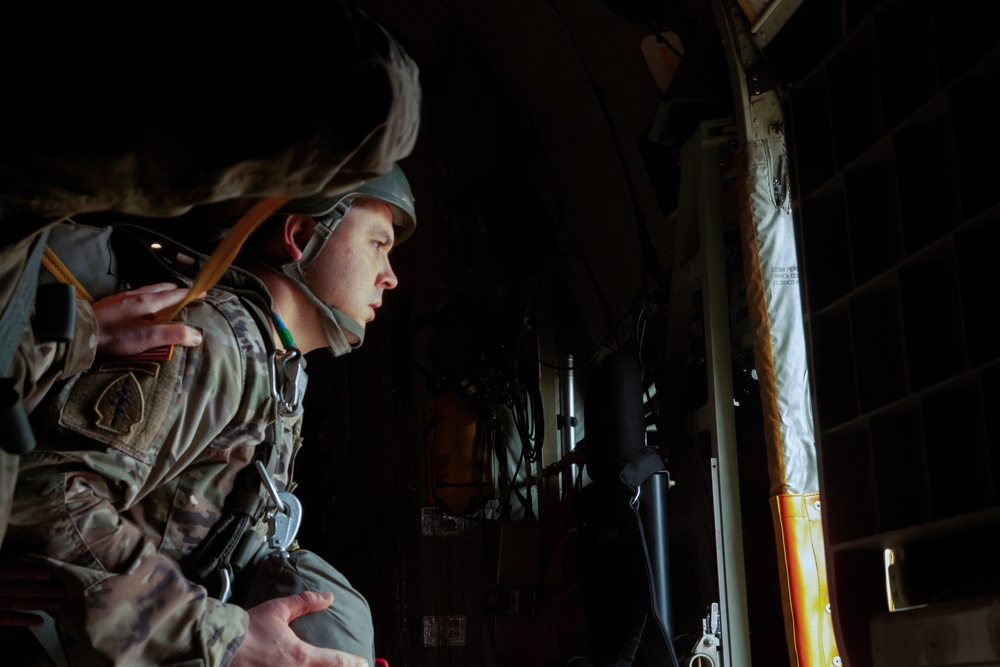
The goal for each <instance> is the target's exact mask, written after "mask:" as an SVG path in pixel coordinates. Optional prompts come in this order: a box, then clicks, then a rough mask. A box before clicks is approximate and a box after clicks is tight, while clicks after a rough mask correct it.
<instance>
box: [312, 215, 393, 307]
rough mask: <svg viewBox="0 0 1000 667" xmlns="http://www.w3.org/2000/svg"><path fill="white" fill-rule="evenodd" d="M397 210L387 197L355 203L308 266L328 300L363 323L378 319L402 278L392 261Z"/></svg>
mask: <svg viewBox="0 0 1000 667" xmlns="http://www.w3.org/2000/svg"><path fill="white" fill-rule="evenodd" d="M393 239H394V232H393V226H392V210H391V209H390V208H389V206H388V205H387V204H385V203H383V202H379V201H373V200H364V201H360V202H355V204H354V205H353V206H351V209H350V210H349V211H348V212H347V215H346V216H344V219H343V220H341V221H340V224H339V225H337V228H336V229H335V230H334V231H333V234H331V235H330V238H329V240H328V241H327V242H326V244H325V245H324V246H323V249H322V250H321V251H320V253H319V256H318V257H317V258H316V260H315V261H314V262H313V263H312V264H311V265H310V266H309V268H308V269H307V270H306V282H307V284H308V285H309V287H310V288H311V289H312V290H313V292H314V293H315V294H316V295H317V296H318V297H319V298H320V299H321V300H322V301H323V302H324V303H327V304H329V305H331V306H333V307H334V308H336V309H337V310H339V311H341V312H342V313H344V314H345V315H347V316H348V317H350V318H351V319H353V320H354V321H355V322H357V323H358V324H360V325H361V326H362V327H363V326H365V325H366V324H367V323H368V322H371V321H372V320H373V319H375V311H376V310H377V309H378V308H379V307H380V306H381V305H382V293H383V292H384V291H385V290H387V289H392V288H394V287H395V286H396V284H397V283H398V280H397V279H396V274H395V273H393V270H392V266H391V265H390V264H389V250H391V249H392V244H393Z"/></svg>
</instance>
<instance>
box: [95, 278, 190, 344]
mask: <svg viewBox="0 0 1000 667" xmlns="http://www.w3.org/2000/svg"><path fill="white" fill-rule="evenodd" d="M187 292H188V290H187V288H186V287H178V286H177V285H175V284H173V283H156V284H154V285H145V286H143V287H138V288H136V289H132V290H128V291H125V292H119V293H117V294H112V295H111V296H108V297H105V298H103V299H101V300H100V301H96V302H95V303H94V304H93V308H94V315H95V316H96V317H97V352H98V354H101V355H106V356H113V357H127V356H130V355H133V354H139V353H140V352H145V351H146V350H150V349H152V348H154V347H161V346H164V345H181V346H183V347H194V346H196V345H200V344H201V333H200V332H199V331H198V330H197V329H195V328H193V327H189V326H187V325H185V324H156V323H155V322H154V321H153V316H154V315H155V314H156V313H157V312H159V311H160V310H162V309H164V308H169V307H171V306H175V305H177V304H178V303H180V302H181V301H182V300H183V299H184V297H185V296H186V295H187Z"/></svg>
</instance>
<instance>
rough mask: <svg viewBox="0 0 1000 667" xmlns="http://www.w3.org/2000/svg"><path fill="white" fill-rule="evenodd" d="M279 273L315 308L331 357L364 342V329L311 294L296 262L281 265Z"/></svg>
mask: <svg viewBox="0 0 1000 667" xmlns="http://www.w3.org/2000/svg"><path fill="white" fill-rule="evenodd" d="M281 271H282V273H284V274H285V276H286V277H288V279H289V280H291V281H292V282H293V283H295V284H296V285H298V287H299V289H301V290H302V293H303V294H305V295H306V297H307V298H308V299H309V300H310V301H311V302H312V304H313V305H314V306H315V307H316V313H317V314H318V315H319V318H320V320H321V321H322V322H323V334H324V335H325V336H326V346H327V347H328V348H330V351H331V352H333V356H335V357H339V356H341V355H344V354H347V353H348V352H350V351H351V350H353V349H355V348H358V347H360V346H361V343H363V342H364V340H365V329H364V327H363V326H361V325H360V324H358V323H357V322H355V321H354V320H353V319H352V318H351V317H349V316H348V315H346V314H345V313H343V312H341V311H339V310H337V309H336V308H334V307H333V306H331V305H330V304H328V303H324V302H323V301H321V300H320V298H319V297H318V296H316V295H315V294H314V293H313V291H312V289H311V288H310V287H309V285H307V284H306V281H305V273H304V272H303V271H302V267H301V266H299V263H298V262H289V263H288V264H285V265H283V266H282V267H281ZM300 276H301V277H300ZM348 335H350V336H353V337H354V338H355V339H357V340H356V342H351V339H350V338H349V336H348Z"/></svg>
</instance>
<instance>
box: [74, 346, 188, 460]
mask: <svg viewBox="0 0 1000 667" xmlns="http://www.w3.org/2000/svg"><path fill="white" fill-rule="evenodd" d="M184 358H185V355H184V354H174V355H173V358H172V359H171V360H170V361H162V362H157V361H148V360H145V359H135V358H125V359H114V360H107V361H104V362H103V363H100V364H99V365H97V366H95V367H94V368H92V369H91V370H90V371H88V372H85V373H81V374H80V375H79V376H77V378H75V382H74V383H73V386H72V388H71V389H70V391H69V396H68V397H67V398H66V402H65V404H64V405H63V407H62V411H61V412H60V415H59V424H60V426H63V427H65V428H68V429H70V430H71V431H75V432H77V433H81V434H83V435H85V436H87V437H90V438H93V439H94V440H97V441H98V442H102V443H104V444H107V445H111V446H112V447H115V448H116V449H119V450H121V451H122V452H124V453H126V454H128V455H129V456H132V457H134V458H137V459H139V460H140V461H145V462H147V463H148V462H151V461H152V459H153V458H154V457H155V454H156V452H155V449H156V448H157V447H158V446H159V443H157V442H156V440H157V437H158V435H160V430H161V426H162V425H163V420H164V418H165V417H166V415H167V414H168V412H170V410H171V408H172V407H173V406H174V403H175V402H176V401H175V398H176V396H177V392H178V391H179V389H180V378H179V373H180V368H181V364H182V363H183V359H184Z"/></svg>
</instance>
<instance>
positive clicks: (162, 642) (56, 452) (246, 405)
mask: <svg viewBox="0 0 1000 667" xmlns="http://www.w3.org/2000/svg"><path fill="white" fill-rule="evenodd" d="M250 307H252V306H249V305H247V304H246V303H245V302H243V301H241V300H239V299H237V298H236V297H235V296H233V295H231V294H229V293H227V292H223V291H218V290H213V291H211V292H210V293H209V296H208V297H207V298H206V299H205V300H203V301H199V302H195V303H193V304H191V305H190V306H189V307H188V308H187V309H186V310H185V311H184V313H183V314H182V316H183V319H184V321H185V322H186V323H187V324H188V325H190V326H194V327H196V328H198V329H199V330H200V331H201V332H202V335H203V342H202V344H201V345H200V346H198V347H194V348H180V347H177V348H175V350H174V354H173V357H172V358H171V359H170V360H169V361H146V360H141V359H114V360H101V359H99V360H97V361H96V363H95V365H94V366H93V368H92V369H91V370H90V371H88V372H85V373H81V374H78V375H76V376H74V377H72V378H70V379H69V380H68V381H65V382H63V383H62V384H60V385H57V386H56V387H55V388H54V389H53V391H52V392H51V393H50V395H49V397H48V398H47V399H46V402H45V403H44V404H43V405H41V406H40V407H39V408H38V409H37V410H36V411H35V413H34V414H33V415H32V419H33V421H34V422H35V425H36V427H37V433H36V434H37V436H38V446H37V448H36V450H35V451H34V452H32V453H30V454H28V455H26V456H23V457H22V458H21V469H20V473H19V477H18V482H17V487H16V491H15V498H14V506H13V510H12V513H11V520H10V527H9V530H8V536H7V541H6V544H5V545H4V546H5V550H7V548H8V547H10V548H12V550H14V551H16V552H19V553H25V552H27V553H32V554H37V555H38V556H40V557H41V558H42V559H43V560H44V562H47V563H49V564H50V565H52V566H54V567H56V568H57V576H58V578H59V579H60V580H61V581H62V582H63V583H64V584H65V585H66V587H67V589H68V592H69V599H70V600H72V601H73V603H72V605H71V609H69V610H68V611H67V613H65V614H64V615H59V616H57V620H58V621H59V623H60V625H61V627H62V628H63V630H64V631H65V632H66V633H67V634H68V635H69V636H70V637H72V638H73V639H74V640H75V642H71V646H70V649H71V653H70V656H71V658H75V659H78V660H81V664H87V661H97V662H110V663H114V664H127V665H140V664H174V663H180V662H185V661H194V662H195V663H196V664H204V665H226V664H228V663H229V662H230V661H231V660H232V657H233V654H234V653H235V652H236V650H237V649H238V648H239V645H240V642H241V640H242V638H243V635H244V633H245V632H246V628H247V618H248V617H247V614H246V612H245V611H244V610H243V609H241V608H239V607H237V606H235V605H232V604H222V603H221V602H219V601H218V600H215V599H213V598H211V597H209V596H208V594H207V592H206V590H205V589H204V588H203V587H201V586H199V585H195V584H193V583H191V582H189V581H188V580H187V579H186V578H185V576H184V574H183V573H182V571H181V568H180V567H179V565H178V563H179V562H182V561H183V560H184V559H185V557H187V556H189V555H190V554H191V553H192V551H193V550H194V549H195V548H196V547H197V546H198V545H199V544H200V543H201V542H202V541H203V540H204V539H205V538H206V536H208V535H209V534H210V532H211V530H212V527H213V526H214V525H215V523H216V521H217V520H218V519H219V518H220V516H222V513H223V509H222V508H223V505H224V502H225V500H226V497H227V495H229V494H230V492H231V491H232V490H233V488H234V485H235V483H236V476H237V475H238V473H239V472H240V471H241V470H242V469H243V468H245V467H246V466H248V465H250V464H251V463H252V462H253V459H254V454H255V448H256V447H257V446H258V445H260V444H261V443H262V442H263V441H264V439H265V433H266V432H267V424H268V422H269V421H270V419H271V418H270V416H273V415H274V414H275V413H274V406H273V399H272V398H271V386H270V376H269V372H268V345H267V344H266V343H265V340H264V338H263V336H262V335H261V331H260V326H259V325H258V324H257V322H256V321H255V320H254V317H252V316H251V313H250V311H249V310H248V308H250ZM258 316H260V313H258ZM300 418H301V415H300V414H299V415H296V416H293V417H289V418H284V419H282V420H281V421H282V422H283V423H282V425H281V429H280V430H281V431H282V433H281V435H280V436H279V437H278V447H279V454H280V455H279V457H278V458H279V460H280V462H281V464H280V465H279V467H278V469H277V470H275V471H274V480H275V483H276V485H277V486H278V488H279V489H284V488H286V486H288V485H289V479H290V477H291V464H292V461H293V458H294V454H295V451H296V450H297V448H298V446H299V442H300V438H299V427H300ZM42 424H45V426H42ZM248 472H249V471H248ZM88 645H89V646H92V647H93V648H92V649H90V648H88ZM94 651H96V654H97V655H96V656H95V655H94V654H93V652H94ZM95 658H97V659H96V660H95ZM74 664H77V663H75V662H74Z"/></svg>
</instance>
